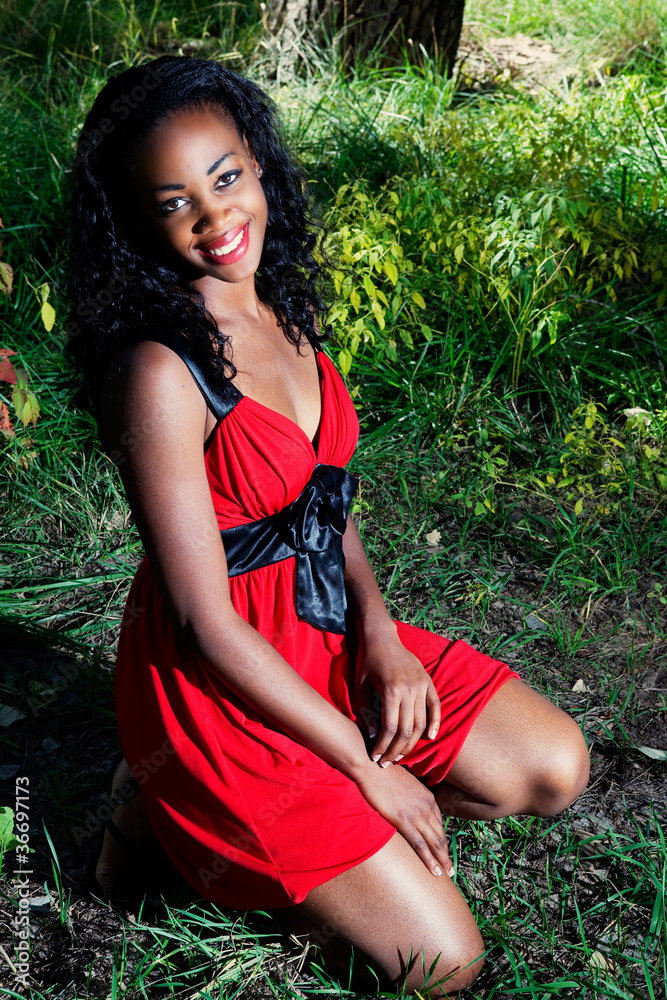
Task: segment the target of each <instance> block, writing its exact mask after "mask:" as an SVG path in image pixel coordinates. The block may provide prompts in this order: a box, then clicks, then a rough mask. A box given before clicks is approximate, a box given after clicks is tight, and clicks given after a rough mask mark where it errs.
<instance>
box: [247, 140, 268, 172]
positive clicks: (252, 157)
mask: <svg viewBox="0 0 667 1000" xmlns="http://www.w3.org/2000/svg"><path fill="white" fill-rule="evenodd" d="M243 145H244V146H245V151H246V153H247V154H248V157H249V158H250V162H251V163H252V165H253V167H254V169H255V173H256V174H257V177H261V176H262V174H263V173H264V171H263V170H262V167H261V164H260V163H258V161H257V157H256V156H255V154H254V153H253V151H252V146H251V145H250V143H249V142H248V140H247V139H246V135H245V132H244V133H243Z"/></svg>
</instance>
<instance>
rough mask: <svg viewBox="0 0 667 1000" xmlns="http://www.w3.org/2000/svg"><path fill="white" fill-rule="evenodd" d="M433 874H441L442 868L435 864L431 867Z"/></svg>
mask: <svg viewBox="0 0 667 1000" xmlns="http://www.w3.org/2000/svg"><path fill="white" fill-rule="evenodd" d="M433 874H434V875H442V868H441V867H440V866H439V865H436V866H435V868H434V869H433Z"/></svg>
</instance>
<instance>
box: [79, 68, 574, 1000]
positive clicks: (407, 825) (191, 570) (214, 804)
mask: <svg viewBox="0 0 667 1000" xmlns="http://www.w3.org/2000/svg"><path fill="white" fill-rule="evenodd" d="M77 161H78V162H77V191H76V196H75V201H74V224H73V231H72V243H71V254H70V260H71V264H70V278H69V293H70V296H71V299H72V302H73V309H72V314H71V318H70V327H69V332H70V334H71V341H70V345H69V353H70V355H71V357H72V358H73V359H74V361H75V362H76V364H77V365H78V366H79V368H80V370H81V371H82V372H83V375H84V378H85V385H86V387H87V391H88V394H89V398H90V400H91V403H92V405H93V406H94V407H95V409H96V412H97V414H98V420H99V424H100V430H101V435H102V439H103V442H104V445H105V447H106V448H107V450H108V452H109V453H110V455H111V457H112V458H113V460H114V461H115V462H116V463H117V465H118V467H119V470H120V474H121V476H122V479H123V483H124V486H125V489H126V491H127V495H128V499H129V502H130V505H131V508H132V511H133V514H134V517H135V519H136V523H137V526H138V528H139V531H140V534H141V537H142V540H143V542H144V545H145V549H146V558H145V559H144V562H143V563H142V564H141V566H140V567H139V570H138V572H137V575H136V577H135V580H134V582H133V585H132V589H131V591H130V594H129V597H128V603H127V607H126V614H125V617H124V620H123V627H122V630H121V636H120V641H119V649H118V660H117V670H116V681H115V683H116V707H117V716H118V726H119V732H120V738H121V745H122V748H123V752H124V754H125V758H126V760H125V761H124V762H123V764H122V765H120V766H119V768H118V771H117V773H116V776H115V779H114V786H115V787H117V786H120V785H123V786H124V787H127V778H128V777H129V775H133V776H134V779H135V782H136V784H137V785H138V787H139V788H140V791H141V796H140V797H139V796H135V797H134V798H132V799H131V800H130V801H128V802H126V803H125V804H120V805H119V807H118V808H117V809H116V812H115V814H114V817H113V824H112V825H111V831H108V832H107V834H106V836H105V841H104V845H103V849H102V854H101V857H100V860H99V864H98V867H97V874H98V879H99V880H100V881H101V882H103V883H104V885H103V886H102V888H105V887H106V888H111V887H112V886H113V882H114V879H115V877H117V874H118V870H119V868H120V867H122V864H123V863H124V861H125V860H126V855H125V852H124V848H123V847H122V846H121V844H118V843H116V842H115V840H114V836H113V833H114V832H115V833H116V834H117V839H119V840H120V841H121V842H122V843H124V844H125V846H127V847H131V845H132V844H133V843H134V844H141V843H145V842H146V839H147V837H148V836H149V833H150V831H151V830H152V831H154V832H155V834H156V835H157V837H158V839H159V841H160V842H161V844H162V846H163V847H164V849H165V850H166V852H167V854H168V855H169V857H170V858H171V860H172V861H173V862H174V864H175V865H176V867H177V868H178V869H179V870H180V871H181V872H182V873H183V875H184V876H185V877H186V878H187V879H188V880H189V881H190V883H191V884H192V885H193V886H194V887H195V888H196V889H197V890H198V891H199V892H200V893H201V894H202V895H204V896H205V897H207V898H209V899H212V900H214V901H216V902H218V903H220V904H222V905H224V906H229V907H238V908H241V909H254V908H260V907H261V908H268V907H290V906H291V907H293V908H295V909H296V912H298V913H299V914H300V915H301V916H302V917H304V918H305V919H307V920H308V921H310V923H311V924H314V925H316V926H319V927H320V928H322V927H324V928H325V929H326V930H325V936H327V935H328V936H330V937H335V938H336V939H339V940H342V941H344V942H347V943H348V944H352V945H354V947H355V948H356V949H357V950H360V951H361V952H363V953H364V954H365V955H366V956H367V957H368V959H369V960H370V962H371V963H372V964H373V965H374V967H375V968H377V969H378V971H379V974H380V975H381V976H382V977H383V978H384V980H386V981H387V982H389V983H396V982H398V981H400V980H401V979H402V977H405V985H406V988H407V989H414V988H420V987H421V986H422V984H423V982H424V979H425V972H424V969H425V970H429V969H430V967H431V966H432V965H433V964H434V963H435V967H434V970H433V972H432V975H431V977H430V979H429V987H430V989H431V995H432V996H437V995H443V994H445V993H449V992H454V991H456V990H458V989H461V988H462V987H464V986H466V985H467V984H469V983H470V982H471V981H472V980H473V979H474V977H475V975H476V974H477V973H478V971H479V969H480V968H481V956H482V955H483V951H484V945H483V942H482V940H481V937H480V934H479V931H478V929H477V927H476V925H475V921H474V919H473V917H472V915H471V913H470V910H469V909H468V907H467V905H466V903H465V901H464V900H463V898H462V896H461V895H460V893H459V891H458V889H457V888H456V886H455V885H454V883H453V882H452V880H451V875H452V874H453V869H452V865H451V862H450V860H449V856H448V853H447V847H446V842H445V836H444V832H443V826H442V812H445V813H447V814H450V815H456V816H462V817H472V818H475V819H486V818H495V817H499V816H505V815H508V814H510V813H532V814H534V815H551V814H553V813H556V812H559V811H560V810H562V809H564V808H565V807H566V806H567V805H568V804H569V803H570V802H571V801H572V800H573V799H574V798H575V797H576V796H577V795H579V794H580V792H581V791H582V789H583V788H584V787H585V784H586V782H587V779H588V754H587V751H586V746H585V743H584V740H583V738H582V735H581V733H580V731H579V729H578V728H577V726H576V725H575V724H574V723H573V722H572V720H571V719H570V718H569V717H568V716H566V715H565V714H564V713H563V712H561V711H560V710H559V709H557V708H556V707H555V706H553V705H552V704H550V703H549V702H548V701H546V700H545V699H543V698H542V697H541V696H540V695H538V694H537V693H536V692H535V691H533V690H532V689H531V688H529V687H528V686H527V685H525V684H523V683H522V682H521V681H520V680H519V678H518V676H517V675H516V674H515V673H513V672H512V671H510V670H509V668H508V667H507V666H506V665H505V664H502V663H500V662H498V661H495V660H492V659H491V658H489V657H487V656H484V655H483V654H481V653H479V652H477V651H475V650H473V649H471V647H469V646H468V645H467V644H466V643H464V642H462V641H458V642H451V641H450V640H447V639H443V638H441V637H439V636H435V635H432V634H431V633H428V632H425V631H423V630H420V629H416V628H413V627H411V626H408V625H405V624H403V623H395V622H393V621H392V620H391V618H390V616H389V614H388V612H387V610H386V609H385V607H384V604H383V601H382V597H381V594H380V591H379V589H378V586H377V583H376V581H375V578H374V575H373V572H372V570H371V567H370V565H369V563H368V560H367V558H366V555H365V553H364V550H363V546H362V543H361V541H360V538H359V535H358V533H357V531H356V528H355V526H354V523H353V522H352V521H351V520H350V519H349V517H348V509H349V503H350V500H351V497H352V495H353V492H354V488H355V485H356V482H355V481H354V480H353V478H352V477H351V476H349V475H348V474H347V473H345V471H344V466H345V464H346V463H347V462H348V461H349V459H350V457H351V455H352V453H353V450H354V446H355V443H356V439H357V435H358V424H357V420H356V415H355V412H354V408H353V406H352V403H351V401H350V399H349V396H348V395H347V392H346V390H345V388H344V386H343V383H342V381H341V379H340V377H339V376H338V375H337V373H336V372H335V369H334V367H333V365H332V364H331V362H330V361H329V359H328V358H327V357H326V355H325V354H324V353H323V352H322V351H321V342H322V340H323V339H324V338H323V337H322V336H321V335H320V333H319V332H318V328H317V326H316V319H315V316H316V313H317V312H318V311H319V310H320V308H321V300H320V295H319V291H318V289H319V283H320V281H321V279H322V278H323V277H325V274H324V269H323V266H322V265H321V264H320V263H318V261H317V259H316V257H315V256H314V251H315V247H316V239H315V237H314V235H313V234H312V227H311V228H309V216H308V206H307V199H306V194H305V187H304V182H303V179H302V177H301V174H300V172H299V171H298V169H297V168H296V167H295V166H294V164H293V162H292V161H291V159H290V157H289V154H288V152H287V150H286V148H285V146H284V143H283V140H282V139H281V136H280V132H279V130H278V125H277V120H276V114H275V111H274V109H273V107H272V105H271V102H270V101H269V99H268V98H267V97H266V95H265V94H263V93H262V91H261V90H259V88H257V87H256V86H255V85H253V84H251V83H250V82H249V81H247V80H244V79H242V78H241V77H238V76H236V75H235V74H233V73H230V72H229V71H227V70H225V69H223V68H222V67H221V66H219V65H218V64H216V63H214V62H208V61H205V60H196V59H185V58H171V57H164V58H162V59H159V60H157V61H156V62H154V63H152V64H150V66H149V68H148V69H147V68H146V67H141V68H136V69H132V70H129V71H127V72H126V73H123V74H121V75H120V76H119V77H116V78H115V79H113V80H111V81H110V82H109V83H108V84H107V86H106V87H105V88H104V90H103V91H102V92H101V94H100V95H99V96H98V98H97V100H96V101H95V105H94V107H93V109H92V111H91V112H90V114H89V116H88V118H87V120H86V124H85V128H84V131H83V132H82V137H81V141H80V145H79V155H78V158H77ZM121 800H122V796H119V798H118V800H117V801H118V802H121ZM436 960H437V961H436ZM438 984H439V985H438Z"/></svg>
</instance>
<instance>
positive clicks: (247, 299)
mask: <svg viewBox="0 0 667 1000" xmlns="http://www.w3.org/2000/svg"><path fill="white" fill-rule="evenodd" d="M193 284H194V287H195V288H196V289H197V291H198V292H201V293H202V295H203V296H204V300H205V304H206V308H207V309H208V311H209V312H210V313H211V315H212V316H214V317H215V318H216V320H217V321H218V325H221V324H222V323H224V320H226V319H227V320H231V321H235V320H239V319H244V320H246V321H249V322H251V323H253V322H259V321H261V320H262V319H263V318H264V317H265V315H266V306H265V305H264V304H263V303H262V301H261V299H260V298H259V297H258V295H257V292H256V290H255V279H254V275H253V276H252V277H250V278H248V279H246V280H245V281H242V282H238V283H237V284H231V283H229V282H226V281H220V280H218V279H217V278H212V277H209V276H208V275H207V276H205V277H203V278H200V279H198V280H197V281H195V282H193Z"/></svg>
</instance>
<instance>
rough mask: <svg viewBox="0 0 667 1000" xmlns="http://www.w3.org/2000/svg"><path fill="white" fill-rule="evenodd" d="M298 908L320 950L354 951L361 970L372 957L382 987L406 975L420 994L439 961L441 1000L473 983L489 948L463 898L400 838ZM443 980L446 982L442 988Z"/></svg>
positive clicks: (438, 992) (408, 984) (435, 990)
mask: <svg viewBox="0 0 667 1000" xmlns="http://www.w3.org/2000/svg"><path fill="white" fill-rule="evenodd" d="M296 909H297V910H298V911H299V913H300V914H301V916H302V917H304V918H305V919H306V920H307V921H308V922H309V924H310V925H311V927H314V928H315V933H314V938H315V940H316V941H319V943H320V944H322V943H323V942H324V941H325V940H327V939H328V940H334V939H335V940H337V941H338V942H340V941H342V942H345V943H346V944H347V945H348V946H349V945H352V946H353V948H354V950H355V954H356V956H357V957H356V961H355V967H358V966H359V964H361V965H362V966H363V964H364V960H368V959H370V962H371V964H372V967H374V968H375V969H376V970H377V972H378V974H379V976H380V981H381V982H382V983H383V985H387V984H395V983H399V982H401V981H402V979H403V977H404V976H406V988H407V989H408V990H410V991H412V990H415V989H417V990H419V989H420V988H421V987H422V986H423V984H424V981H425V980H426V978H427V973H428V970H429V968H430V967H431V965H433V963H434V962H436V959H437V964H436V966H435V969H434V972H433V975H432V976H431V978H430V979H429V985H430V987H431V989H432V993H431V994H430V996H431V997H437V996H440V995H443V994H447V993H453V992H455V991H456V990H458V989H462V988H464V987H465V986H467V985H469V984H470V983H471V982H472V980H473V979H474V978H475V977H476V975H477V974H478V973H479V970H480V969H481V966H482V958H481V956H482V954H483V952H484V944H483V941H482V938H481V935H480V933H479V930H478V928H477V925H476V923H475V920H474V917H473V915H472V913H471V912H470V909H469V908H468V905H467V903H466V902H465V900H464V899H463V896H462V895H461V893H460V892H459V890H458V889H457V888H456V886H455V884H454V883H453V882H452V880H451V879H450V878H449V877H448V876H447V875H441V876H439V877H435V876H433V875H431V873H430V872H429V871H428V870H427V868H426V866H425V865H424V864H423V863H422V862H421V861H420V859H419V858H418V857H417V855H416V854H415V852H414V851H413V850H412V848H411V847H410V846H409V845H408V844H407V843H406V841H405V840H404V839H403V837H401V835H400V834H398V833H396V834H395V835H394V836H393V837H392V839H391V840H390V841H389V842H388V843H387V844H386V845H385V846H384V847H383V848H382V849H381V850H380V851H378V852H377V853H376V854H374V855H373V856H372V857H370V858H368V859H367V860H366V861H363V862H362V863H361V864H359V865H357V866H356V867H355V868H351V869H349V870H348V871H346V872H343V873H342V874H341V875H338V876H336V878H334V879H331V880H330V881H329V882H325V883H324V884H323V885H320V886H317V888H315V889H312V890H311V891H310V892H309V893H308V896H307V897H306V899H305V900H304V902H303V903H300V904H299V905H298V907H296ZM324 950H325V953H326V948H325V949H324ZM359 952H361V953H362V961H361V963H360V961H359V959H360V956H359ZM439 980H446V982H444V983H443V985H442V986H440V987H436V986H435V985H434V984H436V983H437V982H438V981H439Z"/></svg>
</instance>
